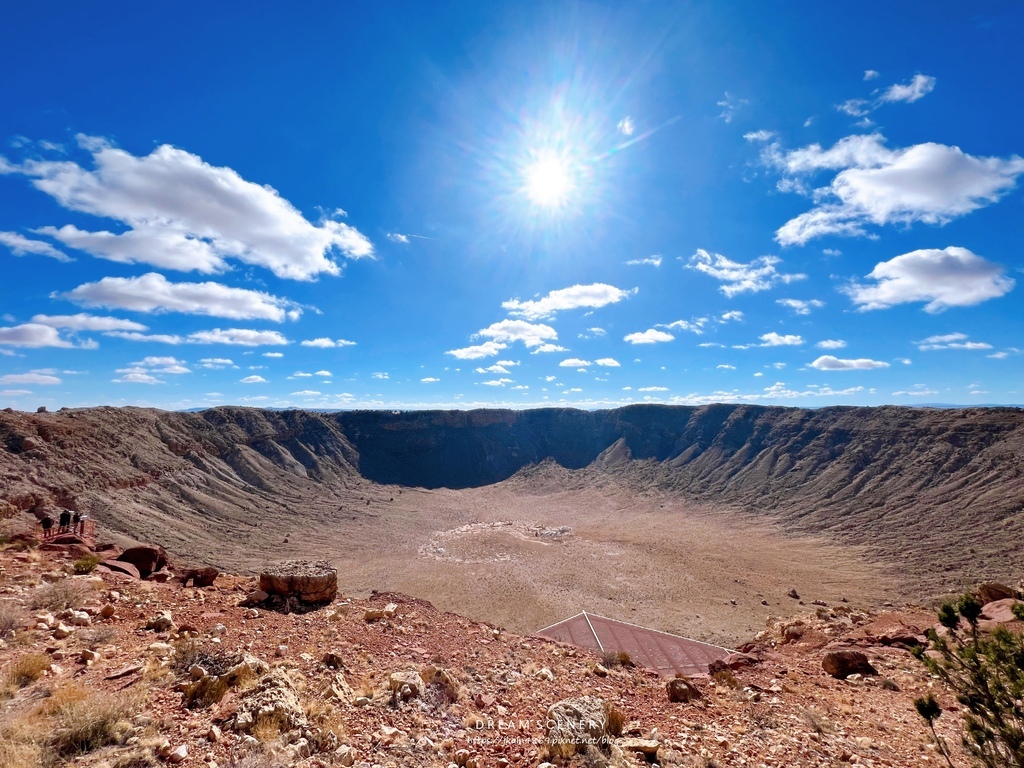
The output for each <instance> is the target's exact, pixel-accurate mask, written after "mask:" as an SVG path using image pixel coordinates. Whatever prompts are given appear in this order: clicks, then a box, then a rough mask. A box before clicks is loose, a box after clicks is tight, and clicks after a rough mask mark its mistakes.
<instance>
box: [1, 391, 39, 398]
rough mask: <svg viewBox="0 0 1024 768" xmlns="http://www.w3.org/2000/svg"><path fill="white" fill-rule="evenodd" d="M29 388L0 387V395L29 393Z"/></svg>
mask: <svg viewBox="0 0 1024 768" xmlns="http://www.w3.org/2000/svg"><path fill="white" fill-rule="evenodd" d="M31 394H32V390H31V389H0V397H21V396H22V395H31Z"/></svg>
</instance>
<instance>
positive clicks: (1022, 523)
mask: <svg viewBox="0 0 1024 768" xmlns="http://www.w3.org/2000/svg"><path fill="white" fill-rule="evenodd" d="M0 446H2V447H3V448H4V449H5V450H0V499H2V500H3V503H6V504H7V505H8V509H11V508H16V509H22V510H25V509H30V508H32V507H33V506H36V505H40V504H46V503H50V502H54V503H57V504H59V505H62V506H74V505H78V506H79V507H83V508H84V509H86V510H87V511H89V512H91V513H92V514H94V515H95V516H97V517H98V518H99V519H101V520H102V522H103V524H104V525H105V526H107V527H108V528H112V529H114V530H116V531H122V532H124V533H127V534H131V535H134V536H136V537H140V538H147V537H148V538H157V537H158V536H156V535H155V534H158V533H159V532H160V529H161V528H170V529H172V530H171V532H170V534H169V535H170V540H169V541H168V544H169V546H170V547H172V548H173V547H175V545H176V543H177V542H176V540H175V538H174V537H175V535H177V533H180V534H181V536H183V537H184V536H195V535H203V533H204V531H205V532H206V533H209V532H210V531H214V532H218V531H225V532H227V531H229V530H231V529H232V528H234V527H237V525H238V524H239V521H241V524H243V525H246V524H248V525H254V526H255V525H258V524H259V521H260V520H262V519H266V518H267V517H268V516H274V515H281V516H291V517H293V518H295V517H298V518H301V517H302V516H303V515H314V516H315V515H317V514H324V515H326V514H329V513H330V510H335V509H341V508H343V507H345V508H346V509H347V510H348V509H352V508H354V507H355V506H356V504H354V503H350V502H353V500H354V499H357V500H358V501H359V502H360V503H362V500H363V496H360V495H359V494H366V493H369V491H368V490H366V489H368V488H370V487H375V486H372V484H382V483H383V484H394V485H400V486H407V487H410V486H414V487H424V488H440V487H447V488H466V487H470V486H481V485H486V484H491V483H496V482H499V481H504V480H506V479H508V478H512V477H513V476H515V480H513V481H512V482H521V483H522V482H527V481H528V480H529V479H530V478H531V477H535V476H538V475H540V474H543V472H544V469H543V466H542V467H541V469H539V470H538V469H537V468H536V465H538V464H540V465H543V463H544V462H545V461H548V462H551V461H553V462H555V463H556V464H557V465H560V467H562V468H568V469H570V470H578V472H576V474H575V475H574V476H573V478H571V479H570V480H569V482H577V483H586V482H590V481H592V480H593V479H594V478H595V476H597V475H600V476H603V477H614V478H616V480H617V482H620V483H622V484H625V485H627V486H629V487H632V488H633V489H634V490H635V491H636V492H640V493H644V492H648V491H650V490H652V489H656V490H658V491H660V492H669V493H672V494H678V495H680V496H683V497H685V498H689V499H693V500H696V501H700V502H705V503H710V504H713V505H716V506H721V507H728V508H731V509H734V510H740V511H742V512H744V513H749V514H757V515H768V516H771V517H773V518H775V519H777V520H779V521H780V522H782V523H783V525H785V526H787V527H788V528H790V529H791V530H794V531H799V532H803V533H813V534H828V535H831V536H835V537H838V538H839V540H841V541H843V542H844V543H852V544H857V545H864V546H866V547H869V548H870V549H871V550H872V551H873V552H876V553H878V554H880V555H883V556H886V557H890V558H898V559H899V560H900V561H902V562H905V563H907V564H909V565H910V566H911V567H914V568H916V569H917V570H918V571H920V572H922V573H923V572H931V573H932V576H933V577H934V578H933V579H932V581H933V584H934V585H935V586H938V585H939V584H945V585H946V586H957V585H958V583H959V582H960V581H963V580H967V581H970V580H976V579H975V578H974V577H975V576H976V575H980V574H976V573H975V570H977V568H978V566H979V563H983V564H984V566H985V568H986V573H985V574H984V575H986V576H998V575H1001V574H1003V575H1007V576H1008V575H1010V574H1012V573H1015V572H1018V571H1019V570H1021V569H1022V568H1024V562H1022V561H1021V557H1022V556H1021V553H1020V549H1019V547H1018V546H1017V544H1018V543H1019V542H1020V541H1021V540H1022V536H1024V514H1022V512H1024V411H1022V410H1019V409H1012V408H992V409H959V410H933V409H911V408H899V407H882V408H850V407H836V408H823V409H819V410H805V409H796V408H777V407H759V406H747V405H712V406H705V407H699V408H690V407H670V406H656V405H643V406H640V405H638V406H630V407H626V408H621V409H616V410H609V411H577V410H571V409H542V410H534V411H502V410H484V411H469V412H462V411H444V412H441V411H420V412H408V413H403V412H390V411H388V412H346V413H337V414H316V413H307V412H302V411H284V412H268V411H259V410H253V409H243V408H215V409H211V410H207V411H202V412H199V413H167V412H161V411H155V410H146V409H137V408H123V409H114V408H95V409H79V410H62V411H60V412H58V413H42V414H24V413H15V412H4V413H0ZM516 473H519V474H518V475H517V474H516ZM570 474H572V473H570ZM367 481H371V482H370V483H367ZM353 494H354V495H353ZM327 497H330V498H333V499H336V500H338V502H339V503H338V504H336V505H335V506H333V507H332V506H330V505H327V504H326V503H325V504H324V507H323V508H322V509H320V508H317V509H316V510H314V509H313V508H312V507H311V506H310V505H309V504H308V502H309V500H310V499H313V498H315V499H318V500H321V501H322V500H323V499H325V498H327ZM369 503H370V501H369V500H368V499H367V500H366V501H365V504H367V505H368V504H369ZM346 504H348V505H349V506H348V507H346ZM143 511H144V512H145V514H144V515H141V516H140V513H141V512H143ZM358 514H359V513H355V512H354V513H353V519H355V518H356V517H358ZM140 526H143V527H142V528H140ZM145 526H148V528H146V527H145ZM175 532H177V533H175ZM159 538H162V539H164V540H167V536H166V535H163V534H161V535H160V536H159ZM939 563H941V565H937V564H939Z"/></svg>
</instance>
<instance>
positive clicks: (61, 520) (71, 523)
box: [39, 509, 89, 539]
mask: <svg viewBox="0 0 1024 768" xmlns="http://www.w3.org/2000/svg"><path fill="white" fill-rule="evenodd" d="M88 517H89V516H88V515H83V514H82V513H80V512H72V511H71V510H70V509H62V510H61V512H60V515H58V516H57V530H56V531H54V529H53V523H54V520H53V518H52V517H50V515H49V514H47V513H43V516H42V517H41V518H40V520H39V522H40V524H41V525H42V526H43V538H44V539H49V538H52V537H53V536H57V535H60V534H62V533H73V534H75V535H77V536H83V535H84V534H85V521H86V520H87V519H88Z"/></svg>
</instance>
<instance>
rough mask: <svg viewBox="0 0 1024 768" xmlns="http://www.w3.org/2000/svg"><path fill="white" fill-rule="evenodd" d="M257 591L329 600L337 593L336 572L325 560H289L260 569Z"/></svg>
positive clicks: (312, 600) (307, 600) (310, 600)
mask: <svg viewBox="0 0 1024 768" xmlns="http://www.w3.org/2000/svg"><path fill="white" fill-rule="evenodd" d="M260 590H262V591H263V592H266V593H267V594H268V595H269V596H270V597H271V599H273V598H274V597H279V598H282V599H284V600H297V601H299V602H302V603H312V604H316V603H329V602H330V601H331V600H333V599H334V598H335V597H336V596H337V595H338V571H337V569H336V568H335V567H334V566H333V565H331V564H330V563H328V562H327V561H325V560H318V561H315V562H311V561H309V560H291V561H289V562H286V563H280V564H278V565H275V566H273V567H272V568H268V569H267V570H265V571H263V572H262V573H261V574H260Z"/></svg>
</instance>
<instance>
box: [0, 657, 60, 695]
mask: <svg viewBox="0 0 1024 768" xmlns="http://www.w3.org/2000/svg"><path fill="white" fill-rule="evenodd" d="M49 668H50V657H49V656H47V655H46V654H45V653H26V654H24V655H23V656H19V657H18V658H17V659H15V660H14V661H13V662H11V665H10V666H9V667H8V668H7V669H6V670H4V676H3V686H2V687H0V698H10V697H11V696H13V695H14V694H15V693H16V692H17V691H19V690H20V689H22V688H24V687H25V686H26V685H31V684H32V683H34V682H35V681H36V680H38V679H39V678H40V677H42V676H43V673H44V672H45V671H46V670H48V669H49Z"/></svg>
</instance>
